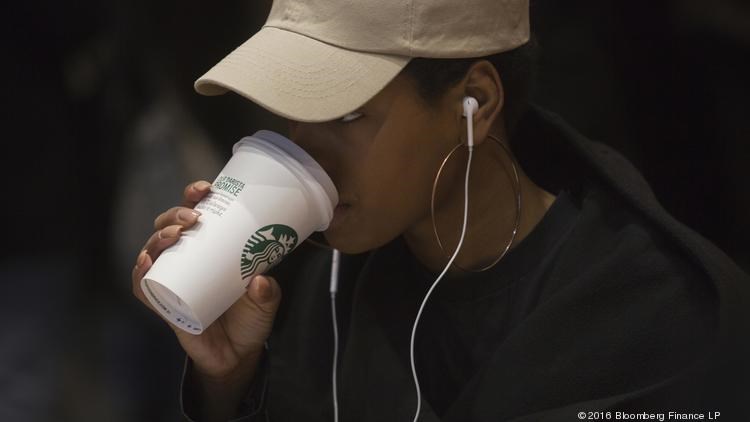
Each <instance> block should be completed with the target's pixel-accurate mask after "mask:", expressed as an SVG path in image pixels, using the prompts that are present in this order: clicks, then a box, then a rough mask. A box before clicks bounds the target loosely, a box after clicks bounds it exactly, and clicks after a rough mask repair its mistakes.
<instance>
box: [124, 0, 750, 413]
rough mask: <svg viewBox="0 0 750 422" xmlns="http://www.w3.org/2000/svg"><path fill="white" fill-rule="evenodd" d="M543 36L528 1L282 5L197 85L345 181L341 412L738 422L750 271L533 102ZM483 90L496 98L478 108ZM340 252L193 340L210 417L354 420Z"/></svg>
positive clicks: (337, 232)
mask: <svg viewBox="0 0 750 422" xmlns="http://www.w3.org/2000/svg"><path fill="white" fill-rule="evenodd" d="M528 40H529V24H528V4H527V2H525V1H520V0H512V1H506V2H497V1H495V0H476V1H473V2H455V1H449V0H434V1H430V2H394V1H378V2H374V1H365V2H358V3H352V2H338V1H295V0H279V1H275V2H274V4H273V7H272V10H271V13H270V16H269V18H268V21H267V23H266V26H264V28H263V29H262V30H261V31H260V32H258V33H257V34H256V35H255V36H253V38H251V39H250V40H248V41H247V42H246V43H245V44H243V45H242V46H240V47H239V48H238V49H237V50H235V51H234V52H232V53H231V54H230V55H229V56H227V58H225V59H224V60H223V61H222V62H221V63H219V64H218V65H217V66H216V67H214V68H213V69H212V70H210V71H209V72H208V73H207V74H206V75H204V76H203V77H202V78H201V79H199V80H198V82H197V83H196V89H197V90H198V91H199V92H201V93H203V94H207V95H213V94H220V93H223V92H226V90H232V91H235V92H237V93H240V94H241V95H244V96H246V97H248V98H249V99H251V100H253V101H255V102H257V103H259V104H260V105H262V106H263V107H265V108H266V109H268V110H270V111H271V112H274V113H276V114H278V115H281V116H283V117H286V118H287V119H288V121H289V133H288V136H289V138H290V139H292V140H293V141H294V142H296V143H297V144H299V145H300V146H301V147H303V148H304V149H305V150H306V151H307V152H308V153H310V154H311V155H312V156H313V157H314V158H315V159H316V160H317V161H318V162H319V163H320V164H321V165H322V166H323V167H324V169H325V170H326V171H327V172H328V174H329V175H330V176H331V178H332V180H333V181H334V183H335V185H336V187H337V189H338V191H339V195H340V202H339V205H338V207H337V208H336V212H335V216H334V219H333V221H332V222H331V224H330V227H329V228H328V230H327V231H326V232H325V233H324V236H325V241H326V242H327V243H328V244H329V245H330V246H331V247H333V248H336V249H338V250H340V251H342V252H343V253H344V254H345V256H344V259H343V262H342V267H341V273H340V278H341V284H342V285H341V291H340V292H339V305H338V311H339V318H338V319H339V321H340V323H341V324H342V326H341V330H340V331H341V336H342V338H341V344H342V347H341V356H340V359H339V365H340V372H339V376H338V378H337V381H338V385H339V390H338V392H339V393H338V395H337V397H336V398H337V399H338V400H339V401H340V403H339V404H340V407H341V409H340V411H341V417H342V418H343V419H344V420H357V421H361V420H372V421H375V420H378V421H379V420H408V419H409V418H413V417H414V413H415V412H416V411H417V409H421V411H419V414H418V416H419V420H422V421H436V420H443V421H451V420H455V421H467V420H471V421H484V420H487V421H497V420H517V421H520V420H578V419H585V418H590V419H600V418H601V419H604V418H605V417H606V418H614V417H615V412H626V413H630V414H634V413H639V412H652V413H655V412H660V411H661V412H666V411H670V410H676V411H682V410H684V411H685V412H686V413H687V412H688V411H689V412H691V413H694V412H703V413H707V412H708V411H714V410H716V411H722V412H724V417H725V418H729V416H727V415H729V414H730V413H729V412H731V411H732V407H733V406H736V407H739V400H736V399H737V397H739V396H736V395H733V392H735V391H742V390H741V387H740V389H739V390H737V389H736V386H739V385H740V384H739V381H740V380H744V379H745V378H743V375H744V372H743V371H746V370H747V367H746V366H742V367H736V366H734V367H732V366H731V365H734V364H735V361H733V360H732V355H730V354H729V353H728V350H732V351H734V352H735V353H736V356H741V353H742V352H743V351H746V350H747V349H746V347H747V343H746V342H743V341H740V340H741V338H740V336H739V335H737V332H742V330H744V329H747V328H748V327H747V319H748V318H747V309H748V306H744V307H743V304H745V305H746V304H747V303H748V284H747V283H748V282H747V277H746V276H744V275H743V274H742V273H741V272H740V271H739V270H738V269H737V268H736V267H735V266H734V264H732V263H731V262H730V261H729V260H728V259H727V258H726V257H725V256H724V255H723V254H722V253H721V252H718V251H716V250H715V249H714V248H713V247H712V246H711V245H709V244H707V243H706V242H705V241H704V240H702V239H700V238H699V237H698V236H697V235H695V234H694V233H693V232H691V231H690V230H689V229H687V228H685V227H684V226H681V225H680V224H679V223H677V222H675V221H674V220H673V219H672V218H671V217H669V216H668V215H667V214H666V213H665V212H664V211H663V210H662V209H661V207H660V206H659V205H658V203H656V201H655V200H654V199H653V197H652V194H651V193H650V190H649V189H648V187H647V186H646V185H645V183H644V182H643V181H642V179H641V178H640V176H639V175H638V174H637V173H636V172H635V170H634V169H633V168H632V166H630V164H629V163H627V162H626V161H625V160H624V159H622V158H621V157H620V156H619V155H618V154H617V153H615V152H614V151H612V150H610V149H608V148H606V147H604V146H602V145H598V144H594V143H591V142H590V141H587V140H585V139H583V138H582V137H581V136H580V135H578V134H576V133H575V132H574V131H573V130H572V129H570V128H569V127H567V126H566V125H565V124H564V123H563V122H561V121H560V120H559V119H558V118H557V117H555V116H554V115H551V114H549V113H547V112H545V111H543V110H539V109H537V108H534V107H531V108H528V107H526V103H527V98H526V93H527V91H528V89H527V86H528V83H529V80H528V79H529V76H528V74H529V72H528V68H529V63H530V60H531V56H532V51H531V50H532V49H533V46H532V45H531V44H529V43H528ZM466 97H473V98H475V99H476V101H477V107H476V111H475V112H474V113H473V115H472V114H469V115H468V116H467V117H464V114H465V110H464V108H463V100H464V98H466ZM467 119H468V120H469V121H468V122H467ZM467 123H468V124H469V125H471V128H472V130H473V140H474V145H475V147H474V150H473V161H472V162H471V174H470V178H469V190H468V191H469V194H468V195H469V204H470V205H469V210H468V220H467V224H466V230H465V231H466V234H465V240H464V242H463V244H462V247H461V248H460V250H459V252H458V255H457V257H456V260H455V262H454V263H453V265H452V266H450V272H449V273H448V275H447V276H446V278H444V279H443V280H441V281H440V284H438V285H437V286H436V288H435V291H434V295H433V296H432V297H431V298H430V300H429V301H428V302H427V304H426V307H425V309H424V314H423V315H422V317H421V320H420V321H419V329H418V331H417V335H416V340H415V346H414V354H415V364H416V372H417V373H418V374H419V380H420V387H421V388H420V392H421V395H422V396H421V397H422V400H421V401H420V400H419V399H418V398H417V397H416V396H415V394H414V382H413V380H412V377H411V371H410V370H409V367H410V363H411V362H410V357H411V356H410V355H411V350H410V334H411V329H412V324H413V323H414V322H415V318H416V315H417V312H418V309H419V308H420V304H421V303H422V300H423V298H424V297H425V293H426V292H427V291H428V289H429V288H430V287H431V286H432V284H433V283H434V281H435V280H436V279H437V278H438V274H439V273H440V272H441V271H442V270H443V269H444V268H446V267H447V265H448V263H449V261H450V257H451V254H452V253H453V252H454V250H455V249H456V246H457V244H458V243H459V237H460V235H461V231H462V225H461V221H462V218H463V215H464V181H465V179H464V176H465V172H466V167H467V148H465V145H466V144H467V142H468V139H467V136H468V133H467ZM511 151H512V152H511ZM516 156H518V162H520V163H521V165H519V164H517V162H516ZM209 187H210V184H209V183H208V182H205V181H201V182H196V183H194V184H191V185H189V186H188V187H187V188H186V190H185V193H184V197H185V203H184V204H183V206H181V207H175V208H173V209H170V210H168V211H166V212H165V213H163V214H161V215H160V216H159V217H158V218H157V219H156V221H155V228H156V232H155V233H154V234H153V236H152V237H151V238H150V239H149V240H148V241H147V243H146V245H145V247H144V249H143V251H142V252H141V253H140V254H139V255H138V258H137V261H136V266H135V268H134V270H133V283H134V292H135V294H136V295H137V296H138V297H139V298H140V299H141V300H143V301H144V303H147V301H146V300H145V299H144V298H143V295H142V292H141V291H140V288H138V282H139V280H140V279H141V278H142V277H143V275H144V274H145V272H146V271H147V270H148V268H149V267H150V265H151V264H152V262H153V261H154V260H155V259H156V258H157V257H158V255H159V254H160V253H161V252H162V251H163V250H164V249H165V248H167V247H168V246H170V245H171V244H173V243H174V242H175V241H176V240H177V239H178V238H179V236H180V233H181V231H182V230H185V229H188V228H190V227H191V226H192V225H193V224H194V223H195V222H196V221H197V218H198V213H197V212H194V211H193V210H192V208H193V206H194V205H195V204H196V203H197V202H198V201H199V200H200V199H201V198H202V197H203V196H204V195H205V194H206V193H207V192H208V189H209ZM328 259H329V253H328V252H327V251H325V250H321V249H316V248H315V247H313V246H310V245H305V246H302V247H300V248H298V250H297V251H295V253H294V254H292V255H291V256H290V257H288V258H286V260H285V261H284V262H283V263H282V264H281V265H279V266H278V267H277V268H275V269H274V271H273V274H272V275H265V276H258V277H255V278H254V279H253V280H252V282H251V283H250V285H249V287H248V292H247V295H245V296H244V297H243V298H241V299H240V300H239V301H238V302H237V303H235V305H234V306H232V307H231V308H230V309H229V310H228V311H227V312H226V313H225V314H224V315H223V316H222V317H221V318H220V319H219V320H218V321H217V322H216V323H214V324H213V325H211V326H210V327H208V328H207V329H206V330H205V332H204V333H203V334H201V335H199V336H192V335H189V334H186V333H183V332H181V331H180V330H175V332H176V334H177V337H178V339H179V341H180V344H181V345H182V347H183V348H184V349H185V351H186V353H187V355H188V357H189V361H188V365H187V367H186V377H185V380H184V386H183V388H184V390H183V404H184V407H185V411H186V412H187V414H188V415H190V417H192V418H197V419H200V420H227V419H231V418H233V417H243V416H245V417H247V419H245V420H266V419H268V420H331V419H333V417H334V416H333V415H334V413H335V412H337V411H338V408H336V407H334V406H333V397H332V394H331V384H332V380H331V367H332V363H331V360H330V356H331V355H332V354H333V346H332V341H333V339H332V337H333V335H332V333H331V330H330V323H331V321H330V318H331V317H330V314H329V312H330V308H329V306H330V304H329V302H328V291H327V286H328V284H327V283H328V276H329V267H328ZM475 271H478V272H475ZM282 291H283V299H282ZM742 324H744V325H742ZM743 338H744V337H743ZM266 344H267V346H268V347H267V348H266V347H265V345H266ZM709 356H712V357H715V359H716V360H715V361H714V360H712V359H709ZM719 361H721V362H724V363H725V364H726V365H727V368H732V369H734V371H733V372H732V373H731V375H732V376H734V377H735V379H730V378H726V377H728V376H730V375H729V371H724V369H725V368H719V367H718V366H717V365H716V364H715V362H719ZM727 362H731V363H727ZM737 362H739V361H737ZM737 369H741V371H738V370H737ZM712 377H713V378H712ZM728 385H731V386H732V388H730V389H726V391H725V389H721V388H719V387H721V386H728ZM742 386H747V384H746V381H745V384H742ZM745 391H746V390H745ZM579 412H583V413H582V415H583V417H581V416H580V415H581V413H579ZM595 412H604V413H602V414H601V416H600V415H599V414H598V413H595ZM606 412H610V413H609V414H607V413H606ZM606 415H609V416H606ZM736 416H737V417H739V414H737V415H736Z"/></svg>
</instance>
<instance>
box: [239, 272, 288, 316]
mask: <svg viewBox="0 0 750 422" xmlns="http://www.w3.org/2000/svg"><path fill="white" fill-rule="evenodd" d="M247 295H248V297H249V298H250V300H252V301H253V302H254V303H255V304H256V306H258V308H260V309H261V310H262V311H264V312H267V313H269V314H273V313H275V312H276V309H277V308H278V307H279V303H280V302H281V287H280V286H279V283H277V282H276V279H274V278H273V277H269V276H266V275H256V276H254V277H253V278H252V279H251V280H250V284H249V285H248V286H247Z"/></svg>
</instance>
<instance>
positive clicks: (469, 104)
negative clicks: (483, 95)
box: [463, 97, 479, 148]
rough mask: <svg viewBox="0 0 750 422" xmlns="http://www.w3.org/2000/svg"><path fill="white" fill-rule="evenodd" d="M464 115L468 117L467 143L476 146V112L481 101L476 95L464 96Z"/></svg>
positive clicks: (470, 146) (471, 146)
mask: <svg viewBox="0 0 750 422" xmlns="http://www.w3.org/2000/svg"><path fill="white" fill-rule="evenodd" d="M463 104H464V117H466V144H467V145H468V146H469V148H474V119H473V117H474V113H476V111H477V110H478V109H479V102H478V101H477V99H476V98H474V97H464V101H463Z"/></svg>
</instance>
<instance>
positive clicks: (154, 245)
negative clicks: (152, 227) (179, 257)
mask: <svg viewBox="0 0 750 422" xmlns="http://www.w3.org/2000/svg"><path fill="white" fill-rule="evenodd" d="M181 234H182V226H179V225H172V226H167V227H165V228H163V229H161V230H157V231H156V232H154V234H152V235H151V237H150V238H149V239H148V241H146V245H145V246H144V247H143V249H145V250H146V252H148V256H149V257H150V258H151V259H152V260H154V261H156V260H157V259H158V258H159V255H161V253H162V252H163V251H164V249H167V248H168V247H170V246H172V245H174V244H175V243H176V242H177V241H178V240H180V235H181Z"/></svg>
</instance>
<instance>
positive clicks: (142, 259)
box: [135, 249, 146, 268]
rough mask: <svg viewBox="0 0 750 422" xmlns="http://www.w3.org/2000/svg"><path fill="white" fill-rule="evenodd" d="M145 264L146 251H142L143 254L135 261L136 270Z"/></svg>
mask: <svg viewBox="0 0 750 422" xmlns="http://www.w3.org/2000/svg"><path fill="white" fill-rule="evenodd" d="M145 263H146V250H145V249H144V250H142V251H141V253H139V254H138V258H137V259H136V260H135V266H136V268H140V267H142V266H143V264H145Z"/></svg>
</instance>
